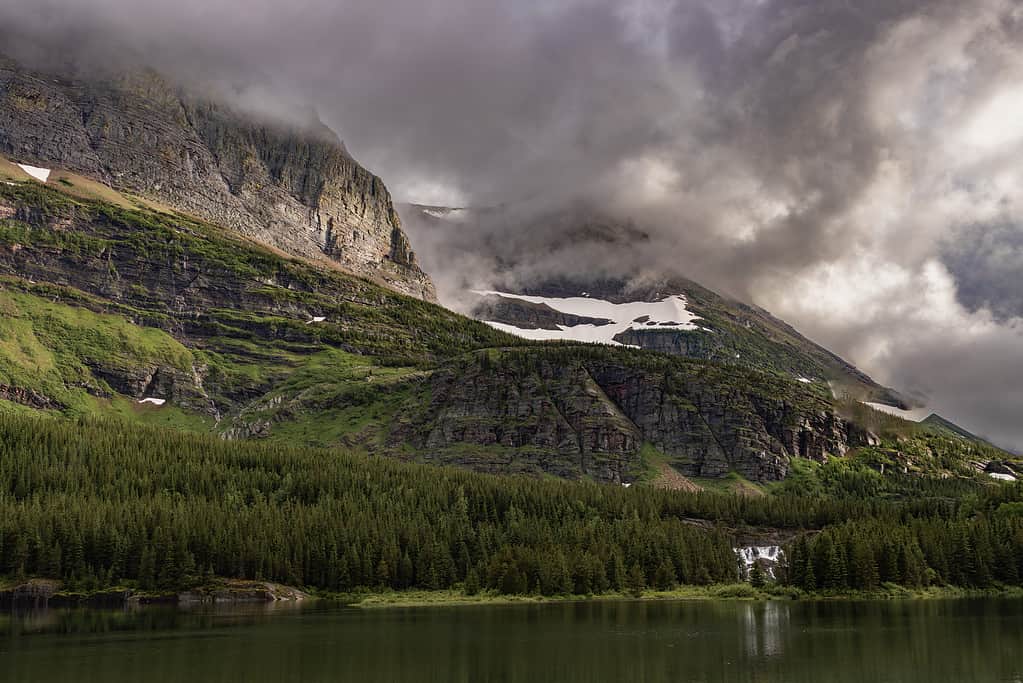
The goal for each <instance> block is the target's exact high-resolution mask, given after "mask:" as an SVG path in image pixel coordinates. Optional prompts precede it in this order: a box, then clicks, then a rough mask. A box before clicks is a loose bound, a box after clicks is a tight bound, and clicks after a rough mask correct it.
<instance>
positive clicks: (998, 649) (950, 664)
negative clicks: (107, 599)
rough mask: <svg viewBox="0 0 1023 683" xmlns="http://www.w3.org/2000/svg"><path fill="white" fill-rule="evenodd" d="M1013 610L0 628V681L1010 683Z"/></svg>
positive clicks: (736, 611)
mask: <svg viewBox="0 0 1023 683" xmlns="http://www.w3.org/2000/svg"><path fill="white" fill-rule="evenodd" d="M1021 652H1023V601H1018V600H1017V601H1011V600H986V601H934V602H906V603H898V602H888V603H885V602H873V603H870V602H866V603H843V602H835V603H802V602H767V603H740V602H732V603H715V602H674V603H670V602H665V603H645V602H613V603H600V602H584V603H574V604H562V605H524V606H513V607H473V608H436V609H408V610H400V609H398V610H381V611H361V610H353V609H337V608H325V607H323V606H306V607H299V608H295V607H292V608H290V609H287V610H284V611H280V610H274V609H267V608H265V607H262V606H254V607H246V608H244V609H238V608H232V609H224V608H221V609H209V608H205V609H198V610H193V611H179V610H173V609H141V610H129V611H95V610H49V611H46V610H44V611H31V612H24V613H17V614H6V615H2V614H0V681H5V680H12V681H15V680H16V681H28V680H32V681H44V682H47V681H68V680H74V681H103V682H104V683H121V682H127V681H138V680H146V681H147V682H149V683H161V682H163V681H180V680H185V679H193V680H204V681H205V680H210V681H253V682H255V683H260V682H262V681H277V680H303V681H321V680H322V681H359V682H360V683H362V682H366V681H368V682H373V681H388V682H401V681H416V682H418V681H438V682H439V681H443V682H444V683H451V682H465V683H469V682H472V683H477V682H479V681H502V682H504V683H518V682H520V681H522V682H527V681H528V682H529V683H534V682H535V681H568V682H573V681H587V682H591V681H597V682H600V681H615V682H617V681H655V682H656V681H664V682H668V681H671V682H672V683H675V682H677V681H786V682H794V683H801V682H806V683H809V682H811V681H813V682H814V683H817V682H818V681H820V680H822V679H826V680H828V682H829V683H843V682H846V681H848V682H850V683H851V682H852V681H856V682H857V683H859V682H860V681H865V680H870V681H899V682H900V683H903V682H906V681H909V682H913V681H927V683H932V682H933V681H1013V680H1018V679H1020V678H1023V664H1021V662H1023V657H1021V655H1020V653H1021Z"/></svg>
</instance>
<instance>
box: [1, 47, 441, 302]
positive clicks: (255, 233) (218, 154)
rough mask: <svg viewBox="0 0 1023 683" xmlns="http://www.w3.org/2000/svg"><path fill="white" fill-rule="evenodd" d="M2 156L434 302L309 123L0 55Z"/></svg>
mask: <svg viewBox="0 0 1023 683" xmlns="http://www.w3.org/2000/svg"><path fill="white" fill-rule="evenodd" d="M0 154H4V155H6V156H9V157H11V158H12V159H13V160H15V161H19V162H25V163H30V164H33V165H37V166H45V167H47V168H61V169H66V170H69V171H73V172H76V173H80V174H82V175H85V176H89V177H91V178H94V179H97V180H100V181H102V182H104V183H106V184H108V185H110V186H111V187H114V188H116V189H118V190H122V191H125V192H130V193H133V194H136V195H139V196H142V197H146V198H148V199H152V200H157V201H159V202H161V203H163V204H166V205H168V206H170V207H172V208H174V209H177V210H180V211H183V212H186V213H190V214H192V215H195V216H199V217H201V218H204V219H206V220H210V221H212V222H215V223H217V224H219V225H222V226H224V227H228V228H231V229H233V230H236V231H237V232H239V233H241V234H244V235H246V236H248V237H251V238H253V239H256V240H259V241H260V242H263V243H265V244H268V245H271V246H273V247H277V248H279V249H282V250H284V251H285V252H287V253H289V254H293V255H295V256H300V257H304V258H312V259H323V260H329V261H331V262H333V263H336V264H338V265H340V266H341V267H343V268H344V269H346V270H348V271H350V272H352V273H354V274H356V275H361V276H365V277H368V278H370V279H373V280H376V281H378V282H382V283H384V284H386V285H387V286H389V287H392V288H393V289H396V290H398V291H401V292H404V293H407V294H410V295H413V296H416V297H419V298H424V299H427V300H433V299H434V298H435V293H434V289H433V284H432V283H431V282H430V279H429V277H428V276H427V275H426V274H425V273H424V272H423V271H422V270H421V269H420V268H419V266H418V264H417V262H416V258H415V254H414V253H413V251H412V248H411V246H410V244H409V241H408V238H407V237H406V235H405V233H404V232H403V230H402V227H401V222H400V220H399V218H398V214H397V212H396V211H395V209H394V206H393V204H392V202H391V197H390V194H389V193H388V191H387V188H386V187H384V184H383V182H382V181H381V180H380V179H379V178H377V177H376V176H374V175H373V174H372V173H370V172H369V171H367V170H366V169H364V168H363V167H362V166H360V165H359V164H358V163H357V162H356V161H355V160H354V159H353V158H352V157H351V156H350V155H349V154H348V152H347V151H346V150H345V148H344V146H343V145H342V144H341V142H340V140H338V138H337V136H336V135H335V134H334V133H333V132H332V131H330V130H329V129H328V128H326V126H324V125H323V124H322V123H320V122H319V121H317V120H312V121H310V122H309V123H307V124H305V125H302V126H298V127H294V126H291V125H285V124H282V123H278V122H269V121H258V120H255V119H253V118H252V117H251V116H247V115H242V114H240V113H238V112H236V111H233V110H231V109H230V108H228V107H226V106H223V105H219V104H214V103H212V102H210V101H208V100H204V99H202V98H199V97H196V96H194V95H192V94H189V93H186V92H183V91H181V90H179V89H177V88H175V87H173V86H171V85H170V84H168V83H167V82H165V81H164V80H163V79H161V78H160V77H159V76H156V75H155V74H152V73H140V74H134V75H132V76H130V77H124V78H121V79H120V80H117V81H91V80H83V79H67V78H62V77H56V76H53V75H49V74H42V73H34V72H31V71H28V70H26V69H24V68H22V67H20V66H19V65H17V64H15V63H14V62H12V61H10V60H5V59H3V58H2V57H0Z"/></svg>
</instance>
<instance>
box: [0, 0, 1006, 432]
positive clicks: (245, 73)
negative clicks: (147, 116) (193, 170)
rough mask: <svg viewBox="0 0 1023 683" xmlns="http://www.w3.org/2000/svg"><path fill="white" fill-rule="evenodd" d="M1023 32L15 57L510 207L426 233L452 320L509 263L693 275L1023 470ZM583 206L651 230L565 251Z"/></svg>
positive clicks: (698, 7) (68, 17) (839, 28)
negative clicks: (136, 76)
mask: <svg viewBox="0 0 1023 683" xmlns="http://www.w3.org/2000/svg"><path fill="white" fill-rule="evenodd" d="M1021 29H1023V9H1021V7H1020V6H1019V5H1018V4H1017V3H1016V2H1013V1H1012V0H975V1H974V2H970V3H962V2H955V1H953V0H930V1H925V0H862V1H860V2H854V1H849V0H706V1H698V0H624V1H623V0H563V1H562V2H558V3H545V2H539V1H538V0H522V1H520V2H506V3H500V2H467V1H458V0H434V1H432V2H429V3H419V2H405V1H403V0H380V1H378V2H374V3H354V2H336V1H332V0H296V1H295V2H291V3H287V4H286V5H282V4H280V3H276V2H269V1H268V0H254V1H249V2H244V3H242V2H238V1H237V0H235V1H234V2H228V1H227V0H203V1H199V0H179V1H178V2H175V3H160V4H155V3H137V2H133V1H131V0H77V1H74V2H72V1H71V0H63V1H58V0H36V1H34V2H31V3H29V2H20V1H19V0H15V2H13V3H11V2H10V1H9V2H7V3H3V5H2V6H0V44H2V45H3V46H4V47H3V48H0V49H2V51H3V52H6V53H8V54H12V56H15V57H16V58H18V59H21V60H26V61H29V62H31V63H33V64H37V65H46V66H48V67H50V68H70V67H72V66H73V67H74V68H76V69H78V70H79V71H81V70H88V71H90V72H91V71H97V70H98V71H100V72H103V71H106V70H109V71H111V72H115V73H116V72H117V71H119V70H122V69H124V68H137V67H139V66H148V67H152V68H155V69H157V70H159V71H161V72H163V73H166V74H168V75H169V76H170V77H172V78H174V79H177V80H179V81H181V82H182V83H185V84H189V85H193V86H196V87H203V88H213V89H214V90H215V91H216V92H218V93H220V94H221V96H223V97H227V98H229V99H231V100H232V101H233V102H234V103H235V104H237V105H239V106H241V107H243V108H246V109H250V110H257V111H261V112H264V113H266V112H269V113H272V114H273V115H274V116H277V117H281V118H285V119H287V118H293V119H294V120H296V121H297V120H299V118H300V117H307V116H308V111H309V109H310V108H313V109H315V111H316V112H317V113H318V115H319V117H320V118H321V119H322V120H323V121H324V122H325V123H327V124H328V125H329V126H331V127H332V128H333V129H334V130H335V131H337V133H338V134H339V135H340V137H341V138H342V139H343V140H344V142H345V144H346V146H347V148H348V149H349V151H351V152H352V154H353V155H354V156H355V157H356V158H357V159H359V160H360V161H361V162H362V163H363V164H365V165H366V166H367V167H369V168H370V169H371V170H373V171H374V172H376V173H378V174H379V175H380V176H381V177H382V178H383V179H384V180H385V182H386V183H387V185H388V187H389V188H390V189H391V191H392V193H393V194H394V195H395V198H396V199H397V200H398V201H404V202H418V203H423V204H431V205H441V206H459V207H461V206H470V207H496V206H501V207H504V208H505V210H504V211H503V212H501V213H500V215H501V217H500V218H499V219H492V218H483V219H478V220H473V221H470V222H469V223H466V224H463V225H460V226H459V227H458V229H449V230H436V229H431V227H430V226H429V225H419V224H416V223H415V222H414V221H411V220H410V221H407V223H408V225H407V227H408V230H409V232H410V235H411V238H412V241H413V245H414V247H415V248H416V250H417V252H418V253H419V255H420V258H421V260H422V262H423V265H424V266H425V267H426V269H427V270H428V271H429V272H430V274H431V275H432V276H433V277H434V278H435V280H436V281H437V283H438V286H439V291H440V293H441V295H442V298H443V300H444V302H445V303H447V304H449V305H452V306H456V307H457V306H458V305H459V301H458V295H459V292H460V291H463V290H464V289H465V288H466V287H468V286H485V285H486V284H488V282H489V281H492V280H493V278H494V275H495V273H496V272H498V271H502V269H503V270H505V271H506V270H507V268H506V266H507V263H524V264H527V265H526V266H523V267H521V268H519V269H517V270H516V271H515V273H514V274H515V276H516V277H518V278H520V279H521V280H523V281H528V279H529V278H531V277H543V276H549V275H557V274H563V273H566V272H572V271H576V270H578V271H582V272H590V273H600V274H607V275H609V276H613V275H616V274H621V273H623V272H627V273H629V274H632V275H635V274H639V273H643V272H666V273H670V274H678V275H682V276H686V277H689V278H691V279H694V280H696V281H698V282H700V283H701V284H704V285H706V286H708V287H711V288H713V289H717V290H719V291H721V292H723V293H727V294H731V295H733V296H736V297H739V298H741V299H744V300H747V301H750V302H753V303H756V304H758V305H761V306H763V307H765V308H767V309H768V310H770V311H771V312H773V313H774V314H776V315H778V316H779V317H782V318H784V319H786V320H787V321H788V322H790V323H792V324H793V325H795V326H796V327H797V328H798V329H800V331H802V332H804V333H805V334H806V335H807V336H809V337H811V338H813V339H814V340H815V341H818V342H820V343H822V344H824V345H825V346H827V347H828V348H830V349H832V350H834V351H835V352H837V353H839V354H841V355H843V356H844V357H846V358H848V359H849V360H851V361H853V362H854V363H856V364H857V365H859V366H860V367H861V368H863V369H864V370H865V371H867V372H869V373H870V374H872V375H873V376H874V377H875V379H877V380H878V381H880V382H883V383H887V384H891V385H893V386H896V387H898V388H901V389H905V390H906V391H911V392H917V393H922V394H924V395H926V396H927V397H928V400H929V404H930V405H931V406H932V407H933V408H934V409H935V410H936V411H938V412H940V413H942V414H943V415H946V416H947V417H949V418H951V419H954V420H955V421H957V422H959V423H961V424H962V425H963V426H965V427H967V428H969V429H971V430H973V431H976V432H978V433H982V434H984V435H987V436H989V437H990V438H993V439H995V440H997V441H998V442H1000V443H1002V444H1008V445H1010V446H1013V447H1015V448H1017V449H1023V419H1020V416H1021V415H1023V390H1021V389H1020V387H1023V339H1021V336H1020V334H1021V331H1023V323H1021V315H1023V285H1021V284H1020V282H1021V280H1020V275H1021V266H1023V230H1021V228H1020V226H1021V225H1023V224H1021V220H1020V219H1021V217H1023V205H1021V197H1023V194H1021V189H1023V167H1021V166H1020V165H1019V163H1018V161H1017V160H1018V159H1019V158H1020V153H1021V152H1023V125H1021V123H1020V122H1021V121H1023V41H1021V40H1020V38H1021ZM578 206H582V207H585V212H586V213H587V215H593V216H598V217H604V218H601V220H605V219H606V220H614V221H620V222H623V223H628V224H630V225H631V226H633V228H634V230H635V231H634V232H630V233H628V234H629V238H628V239H610V240H609V239H604V238H598V239H594V240H589V241H586V242H585V243H583V244H574V243H571V241H570V240H568V239H567V238H566V239H559V236H560V235H563V234H564V235H568V234H569V233H570V231H571V230H572V229H573V226H572V221H570V220H550V219H548V217H550V216H556V215H559V211H560V210H561V209H562V208H563V207H578ZM477 215H479V214H477ZM493 215H496V214H493ZM550 244H554V245H556V246H557V248H555V249H548V248H546V247H544V248H538V247H537V245H550ZM505 276H507V273H505Z"/></svg>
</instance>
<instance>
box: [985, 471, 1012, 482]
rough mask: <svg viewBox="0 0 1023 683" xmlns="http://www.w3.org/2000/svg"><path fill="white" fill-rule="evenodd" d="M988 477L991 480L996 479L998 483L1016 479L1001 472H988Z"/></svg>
mask: <svg viewBox="0 0 1023 683" xmlns="http://www.w3.org/2000/svg"><path fill="white" fill-rule="evenodd" d="M988 476H990V477H991V478H992V479H998V480H999V481H1016V477H1014V476H1012V475H1011V474H1003V473H1001V472H988Z"/></svg>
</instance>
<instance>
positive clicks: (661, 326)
mask: <svg viewBox="0 0 1023 683" xmlns="http://www.w3.org/2000/svg"><path fill="white" fill-rule="evenodd" d="M473 293H474V294H479V295H481V296H499V297H502V298H505V299H517V300H519V301H526V302H528V303H532V304H541V305H545V306H549V307H550V308H552V309H554V310H555V311H558V312H561V313H566V314H569V315H574V316H579V317H581V318H599V319H604V320H608V321H610V322H609V323H608V324H604V325H596V324H579V325H557V326H556V327H557V329H553V330H548V329H526V328H522V327H518V326H515V325H509V324H506V323H499V322H495V321H490V320H487V321H484V322H486V323H487V324H488V325H490V326H492V327H494V328H496V329H498V330H501V331H503V332H508V333H510V334H514V335H516V336H519V337H522V338H524V339H532V340H535V341H548V340H566V341H578V342H586V343H591V344H611V345H613V346H625V345H624V344H622V343H620V342H618V341H615V337H616V336H617V335H619V334H621V333H622V332H625V331H627V330H640V329H650V330H653V329H656V330H676V331H680V330H683V331H685V330H698V329H700V327H699V326H698V325H696V324H695V323H694V322H693V321H694V320H697V319H698V316H697V315H696V314H694V313H692V312H691V311H689V310H688V309H687V308H686V298H685V297H684V296H679V295H676V296H669V297H666V298H664V299H662V300H660V301H656V302H647V301H633V302H628V303H612V302H610V301H605V300H603V299H592V298H589V297H566V298H559V297H545V296H527V295H522V294H508V293H505V292H496V291H474V292H473Z"/></svg>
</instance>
